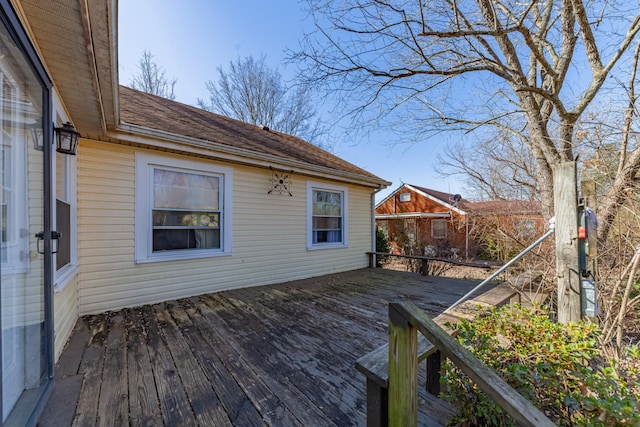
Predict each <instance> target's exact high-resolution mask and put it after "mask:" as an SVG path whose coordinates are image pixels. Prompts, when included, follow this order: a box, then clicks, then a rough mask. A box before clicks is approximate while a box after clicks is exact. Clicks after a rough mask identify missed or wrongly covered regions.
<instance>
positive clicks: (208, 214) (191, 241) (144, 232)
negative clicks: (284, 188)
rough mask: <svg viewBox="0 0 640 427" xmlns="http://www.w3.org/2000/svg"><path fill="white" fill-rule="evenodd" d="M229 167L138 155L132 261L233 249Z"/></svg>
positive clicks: (214, 253)
mask: <svg viewBox="0 0 640 427" xmlns="http://www.w3.org/2000/svg"><path fill="white" fill-rule="evenodd" d="M231 183H232V169H231V168H228V167H222V166H215V165H211V164H208V163H204V162H198V161H192V160H186V159H173V158H170V157H164V156H156V155H151V154H142V153H139V154H137V155H136V224H135V231H136V242H135V245H136V262H151V261H166V260H174V259H188V258H202V257H210V256H219V255H229V254H230V253H231V185H232V184H231Z"/></svg>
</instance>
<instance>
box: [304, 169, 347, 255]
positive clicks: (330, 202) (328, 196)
mask: <svg viewBox="0 0 640 427" xmlns="http://www.w3.org/2000/svg"><path fill="white" fill-rule="evenodd" d="M347 196H348V192H347V188H346V187H342V186H335V185H328V184H321V183H314V182H307V247H308V248H309V249H321V248H335V247H345V246H347V205H348V204H347Z"/></svg>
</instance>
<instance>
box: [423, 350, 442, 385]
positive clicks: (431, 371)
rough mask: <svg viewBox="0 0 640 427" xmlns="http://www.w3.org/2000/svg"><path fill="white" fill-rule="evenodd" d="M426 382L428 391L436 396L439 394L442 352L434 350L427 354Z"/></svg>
mask: <svg viewBox="0 0 640 427" xmlns="http://www.w3.org/2000/svg"><path fill="white" fill-rule="evenodd" d="M426 365H427V383H426V389H427V392H428V393H431V394H433V395H434V396H437V395H439V394H440V370H441V369H442V353H440V350H436V351H435V352H433V353H432V354H431V355H429V356H427V363H426Z"/></svg>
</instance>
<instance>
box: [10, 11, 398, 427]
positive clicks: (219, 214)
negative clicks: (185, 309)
mask: <svg viewBox="0 0 640 427" xmlns="http://www.w3.org/2000/svg"><path fill="white" fill-rule="evenodd" d="M116 12H117V3H116V2H112V1H100V0H59V1H42V0H13V1H9V0H0V19H1V20H2V26H1V27H0V33H1V35H0V49H1V55H0V83H2V96H0V103H1V104H2V109H0V113H1V114H2V132H1V134H0V144H1V146H2V174H1V185H2V193H1V195H0V197H1V198H0V206H1V209H0V219H1V223H2V233H1V237H2V241H1V247H0V255H1V266H0V272H1V279H0V280H1V281H0V285H1V293H2V295H1V296H2V306H1V309H0V314H1V316H0V322H1V331H2V337H1V338H2V340H1V343H2V345H1V346H0V348H1V352H2V374H1V380H2V393H1V395H2V402H1V412H2V421H3V422H2V424H1V425H25V424H29V423H30V422H34V421H35V420H37V416H38V410H39V409H38V408H41V407H42V404H43V402H44V401H45V400H46V398H47V397H48V394H49V393H50V391H51V379H52V372H53V363H54V361H55V359H56V358H57V357H58V355H59V354H60V352H61V351H62V348H63V346H64V344H65V342H66V340H67V338H68V337H69V335H70V333H71V330H72V328H73V326H74V325H75V323H76V321H77V319H78V317H79V316H81V315H83V314H91V313H99V312H104V311H107V310H115V309H119V308H122V307H127V306H136V305H142V304H150V303H155V302H159V301H163V300H168V299H173V298H179V297H186V296H190V295H197V294H202V293H207V292H214V291H218V290H222V289H230V288H237V287H245V286H258V285H265V284H271V283H276V282H283V281H288V280H294V279H300V278H306V277H312V276H318V275H323V274H328V273H334V272H339V271H346V270H353V269H357V268H361V267H366V266H367V256H366V255H365V252H367V251H370V250H371V249H372V248H373V247H374V244H375V238H374V233H373V231H374V221H373V208H374V200H375V199H374V195H375V193H376V192H377V191H379V190H380V189H381V188H384V187H386V186H387V185H389V183H388V182H386V181H384V180H382V179H380V178H378V177H376V176H374V175H372V174H370V173H368V172H366V171H364V170H362V169H360V168H358V167H356V166H354V165H352V164H350V163H348V162H346V161H344V160H342V159H340V158H338V157H336V156H334V155H332V154H330V153H327V152H326V151H323V150H321V149H319V148H318V147H315V146H313V145H311V144H309V143H307V142H305V141H302V140H300V139H298V138H295V137H292V136H289V135H285V134H282V133H279V132H274V131H270V130H267V129H263V128H260V127H256V126H253V125H249V124H246V123H241V122H238V121H236V120H232V119H229V118H225V117H221V116H219V115H216V114H212V113H209V112H206V111H202V110H200V109H197V108H194V107H190V106H187V105H184V104H180V103H177V102H174V101H169V100H166V99H162V98H159V97H155V96H152V95H148V94H145V93H141V92H138V91H135V90H132V89H129V88H126V87H121V86H119V85H118V75H117V70H118V63H117V46H116V44H115V41H116V40H117V34H116V29H117V22H116ZM66 122H70V123H72V124H73V126H74V127H75V129H76V130H77V131H78V132H79V133H80V135H81V138H80V142H79V148H78V151H77V155H75V156H73V155H68V154H63V153H61V152H56V150H55V146H54V145H52V144H53V143H54V137H57V136H60V135H62V134H63V133H62V132H61V131H60V130H55V131H54V127H61V125H62V124H63V123H66ZM38 142H39V144H38ZM58 235H59V237H58Z"/></svg>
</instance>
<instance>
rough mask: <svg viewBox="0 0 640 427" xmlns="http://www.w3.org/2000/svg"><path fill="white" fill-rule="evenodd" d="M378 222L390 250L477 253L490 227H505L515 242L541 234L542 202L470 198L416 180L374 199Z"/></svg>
mask: <svg viewBox="0 0 640 427" xmlns="http://www.w3.org/2000/svg"><path fill="white" fill-rule="evenodd" d="M375 212H376V226H377V228H378V229H380V230H382V231H383V232H384V233H385V235H386V236H387V238H388V239H389V241H390V244H391V247H392V250H394V251H396V252H401V253H411V254H414V255H426V256H434V257H445V258H466V259H471V258H475V257H476V256H477V255H478V254H479V252H480V251H481V250H482V246H483V245H485V244H486V240H487V239H483V237H486V236H487V235H486V233H488V232H489V231H490V230H491V229H494V230H495V229H498V228H500V229H501V233H502V234H506V235H508V236H511V237H513V238H514V242H516V243H518V242H519V243H527V242H529V241H530V240H531V238H534V237H537V236H539V235H540V234H542V230H543V229H544V221H543V218H542V212H541V209H540V204H539V203H537V202H529V201H521V200H501V201H489V202H469V201H467V200H465V199H464V198H462V196H461V195H459V194H449V193H444V192H441V191H436V190H432V189H430V188H425V187H420V186H417V185H410V184H402V185H401V186H400V187H399V188H397V189H396V190H394V191H393V192H392V193H391V194H389V195H388V196H387V197H386V198H385V199H383V200H382V201H381V202H380V203H378V204H377V205H376V209H375Z"/></svg>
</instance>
